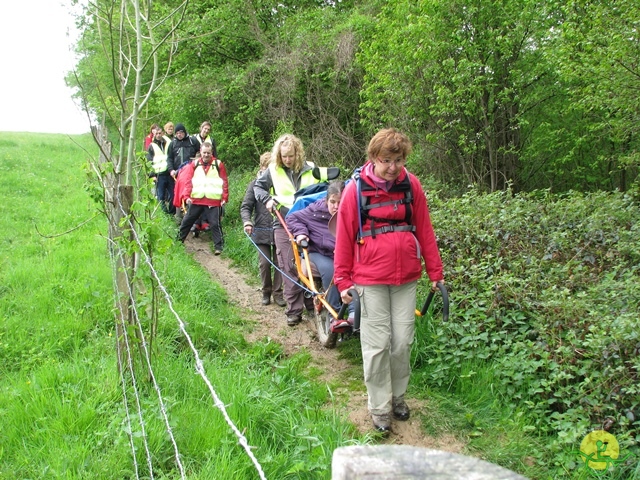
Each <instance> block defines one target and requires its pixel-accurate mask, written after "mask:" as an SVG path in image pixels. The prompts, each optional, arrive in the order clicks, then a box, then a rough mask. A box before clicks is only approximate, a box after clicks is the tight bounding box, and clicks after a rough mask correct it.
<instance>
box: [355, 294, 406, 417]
mask: <svg viewBox="0 0 640 480" xmlns="http://www.w3.org/2000/svg"><path fill="white" fill-rule="evenodd" d="M416 287H417V282H409V283H405V284H403V285H400V286H393V285H364V286H362V285H359V286H357V290H358V292H359V293H360V305H361V307H360V308H361V317H360V318H361V321H360V343H361V346H362V360H363V367H364V383H365V385H366V387H367V394H368V396H369V412H370V413H372V414H375V415H381V414H385V413H390V412H391V398H392V397H399V396H400V395H404V393H405V392H406V390H407V385H408V384H409V376H410V374H411V366H410V357H411V344H412V343H413V337H414V331H415V328H414V327H415V320H416V317H415V310H416Z"/></svg>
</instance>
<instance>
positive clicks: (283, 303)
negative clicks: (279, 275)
mask: <svg viewBox="0 0 640 480" xmlns="http://www.w3.org/2000/svg"><path fill="white" fill-rule="evenodd" d="M273 301H274V302H276V305H278V306H279V307H286V306H287V302H286V301H285V300H284V297H282V296H281V295H280V296H276V295H274V296H273Z"/></svg>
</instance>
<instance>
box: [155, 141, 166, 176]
mask: <svg viewBox="0 0 640 480" xmlns="http://www.w3.org/2000/svg"><path fill="white" fill-rule="evenodd" d="M151 146H152V147H153V163H152V164H151V166H152V167H153V171H154V172H156V173H162V172H166V171H167V167H168V166H169V164H168V163H167V147H166V145H165V149H164V151H162V149H161V148H160V145H158V144H157V143H156V142H152V143H151Z"/></svg>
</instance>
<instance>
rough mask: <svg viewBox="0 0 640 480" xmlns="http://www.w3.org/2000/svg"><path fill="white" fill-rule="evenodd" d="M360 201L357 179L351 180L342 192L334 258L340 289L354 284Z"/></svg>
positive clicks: (336, 278) (335, 272) (335, 274)
mask: <svg viewBox="0 0 640 480" xmlns="http://www.w3.org/2000/svg"><path fill="white" fill-rule="evenodd" d="M358 227H359V220H358V202H357V200H356V185H355V181H351V182H349V184H348V185H347V186H346V187H345V189H344V191H343V192H342V199H341V200H340V207H339V208H338V221H337V225H336V248H335V255H334V259H333V266H334V273H333V278H334V282H335V284H336V286H337V287H338V291H340V292H342V291H343V290H346V289H347V288H349V287H352V286H353V280H352V279H351V278H352V272H353V262H354V257H355V249H356V239H357V236H358Z"/></svg>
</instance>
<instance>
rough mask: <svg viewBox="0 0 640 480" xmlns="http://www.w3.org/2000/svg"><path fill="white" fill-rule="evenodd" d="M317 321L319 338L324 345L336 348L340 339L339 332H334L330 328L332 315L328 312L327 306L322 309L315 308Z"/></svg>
mask: <svg viewBox="0 0 640 480" xmlns="http://www.w3.org/2000/svg"><path fill="white" fill-rule="evenodd" d="M315 314H316V318H315V322H316V328H317V330H318V340H319V341H320V343H321V344H322V346H324V347H326V348H335V346H336V343H337V341H338V334H337V333H333V332H332V331H331V328H330V326H329V325H330V323H331V316H330V315H329V312H327V309H326V308H322V309H321V310H320V311H318V309H317V308H316V309H315Z"/></svg>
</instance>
